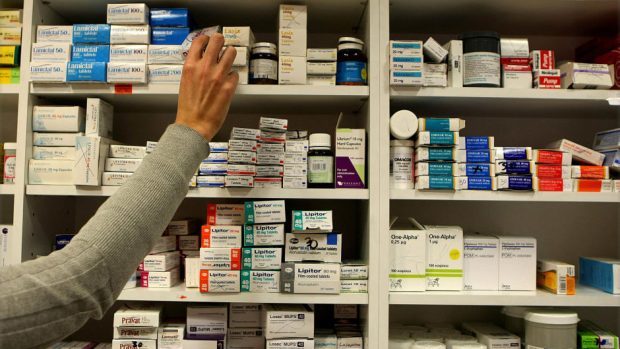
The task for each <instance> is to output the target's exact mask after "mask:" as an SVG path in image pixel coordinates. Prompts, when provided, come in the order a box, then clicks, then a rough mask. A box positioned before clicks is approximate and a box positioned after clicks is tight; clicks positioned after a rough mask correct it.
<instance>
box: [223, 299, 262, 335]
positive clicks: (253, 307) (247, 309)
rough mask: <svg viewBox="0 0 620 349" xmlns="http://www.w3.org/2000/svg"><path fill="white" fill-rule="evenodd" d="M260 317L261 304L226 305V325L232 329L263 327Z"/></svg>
mask: <svg viewBox="0 0 620 349" xmlns="http://www.w3.org/2000/svg"><path fill="white" fill-rule="evenodd" d="M262 315H263V305H262V304H256V303H230V304H229V305H228V325H229V326H230V327H232V328H239V327H245V328H251V327H259V328H260V327H263V316H262ZM229 334H230V332H229Z"/></svg>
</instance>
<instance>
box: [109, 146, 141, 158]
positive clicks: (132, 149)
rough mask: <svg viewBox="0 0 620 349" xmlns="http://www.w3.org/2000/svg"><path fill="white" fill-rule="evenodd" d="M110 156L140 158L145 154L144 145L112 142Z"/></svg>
mask: <svg viewBox="0 0 620 349" xmlns="http://www.w3.org/2000/svg"><path fill="white" fill-rule="evenodd" d="M109 156H110V157H111V158H121V159H142V158H144V156H146V147H141V146H137V145H123V144H113V145H111V146H110V154H109Z"/></svg>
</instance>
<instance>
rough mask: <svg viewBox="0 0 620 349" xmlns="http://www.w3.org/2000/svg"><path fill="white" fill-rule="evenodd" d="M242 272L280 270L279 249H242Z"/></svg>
mask: <svg viewBox="0 0 620 349" xmlns="http://www.w3.org/2000/svg"><path fill="white" fill-rule="evenodd" d="M242 253H243V257H242V269H243V270H280V268H281V266H282V248H281V247H254V248H248V247H245V248H243V251H242Z"/></svg>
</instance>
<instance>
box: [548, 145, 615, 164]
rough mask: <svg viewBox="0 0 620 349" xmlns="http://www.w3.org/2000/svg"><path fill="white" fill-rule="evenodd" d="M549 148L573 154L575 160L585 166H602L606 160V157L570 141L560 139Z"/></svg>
mask: <svg viewBox="0 0 620 349" xmlns="http://www.w3.org/2000/svg"><path fill="white" fill-rule="evenodd" d="M548 148H550V149H556V150H560V151H565V152H569V153H571V154H572V157H573V160H576V161H578V162H583V163H585V164H590V165H595V166H600V165H602V164H603V161H604V160H605V155H603V154H601V153H599V152H597V151H594V150H592V149H590V148H587V147H584V146H582V145H579V144H577V143H575V142H572V141H569V140H568V139H560V140H558V141H556V142H553V143H552V144H550V145H549V146H548Z"/></svg>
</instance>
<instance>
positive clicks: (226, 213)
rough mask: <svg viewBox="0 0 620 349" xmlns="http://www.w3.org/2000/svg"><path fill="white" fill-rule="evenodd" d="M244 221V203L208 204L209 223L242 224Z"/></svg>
mask: <svg viewBox="0 0 620 349" xmlns="http://www.w3.org/2000/svg"><path fill="white" fill-rule="evenodd" d="M244 223H245V219H244V205H243V204H207V224H211V225H216V224H217V225H241V224H244Z"/></svg>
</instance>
